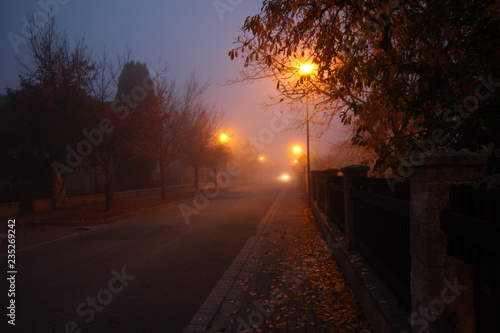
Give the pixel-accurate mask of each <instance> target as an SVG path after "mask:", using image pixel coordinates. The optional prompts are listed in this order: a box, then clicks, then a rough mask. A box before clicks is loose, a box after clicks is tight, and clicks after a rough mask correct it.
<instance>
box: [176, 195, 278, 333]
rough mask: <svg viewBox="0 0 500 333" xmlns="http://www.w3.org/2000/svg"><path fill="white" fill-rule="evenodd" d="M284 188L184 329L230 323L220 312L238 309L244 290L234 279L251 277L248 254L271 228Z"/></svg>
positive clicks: (191, 331) (210, 328) (204, 329)
mask: <svg viewBox="0 0 500 333" xmlns="http://www.w3.org/2000/svg"><path fill="white" fill-rule="evenodd" d="M286 191H287V187H284V188H283V190H282V191H281V192H280V194H279V195H278V197H277V198H276V200H275V201H274V203H273V204H272V205H271V207H270V208H269V210H268V211H267V212H266V215H264V217H263V218H262V220H261V221H260V223H259V225H258V226H257V229H256V230H255V233H254V234H253V235H252V236H251V237H250V238H249V239H248V240H247V242H246V243H245V245H244V246H243V247H242V248H241V250H240V252H239V253H238V255H237V256H236V258H235V259H234V260H233V262H232V263H231V265H230V266H229V267H228V269H227V270H226V272H225V273H224V274H223V276H222V277H221V278H220V280H219V281H218V282H217V285H216V286H215V288H214V289H213V290H212V292H211V293H210V294H209V296H208V297H207V299H206V300H205V302H204V303H203V304H202V306H201V307H200V309H199V310H198V312H197V313H196V314H195V315H194V317H193V318H192V319H191V322H190V323H189V324H188V325H187V326H186V328H185V329H184V333H196V332H209V333H213V332H220V331H224V330H225V329H227V328H228V327H229V326H230V324H231V323H230V322H229V321H230V317H228V316H227V315H224V313H226V314H228V313H231V312H232V311H234V310H237V309H238V307H239V305H238V304H237V302H238V301H239V300H241V299H242V298H243V296H244V294H243V293H242V291H241V287H240V286H239V285H238V283H237V282H238V281H240V280H242V279H251V278H252V276H253V273H254V269H255V266H253V265H252V263H251V260H252V256H253V255H254V254H256V253H257V251H258V249H259V248H260V247H261V245H262V241H263V240H262V238H261V237H262V236H264V235H267V234H269V233H271V232H272V230H273V224H272V222H271V221H272V220H273V219H274V218H275V216H276V212H277V210H278V208H279V206H280V204H281V203H282V202H283V198H284V194H285V193H286Z"/></svg>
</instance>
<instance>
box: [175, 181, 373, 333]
mask: <svg viewBox="0 0 500 333" xmlns="http://www.w3.org/2000/svg"><path fill="white" fill-rule="evenodd" d="M184 332H185V333H191V332H248V333H250V332H371V331H370V328H369V325H368V323H367V321H366V318H365V316H364V314H363V313H362V312H361V310H360V307H359V306H358V304H357V302H356V300H355V298H354V296H353V294H352V292H351V291H350V289H349V287H348V284H347V283H346V281H345V280H344V278H343V276H342V274H341V273H340V271H339V268H338V267H337V265H336V263H335V261H334V260H333V258H332V256H331V253H330V249H329V248H328V246H327V245H326V244H325V242H324V241H323V239H322V238H321V235H320V232H319V230H318V228H317V226H316V224H315V222H314V218H313V216H312V215H311V213H310V211H309V209H308V207H307V205H306V204H305V202H304V200H303V198H302V195H301V194H300V193H299V192H298V191H297V190H296V188H295V187H294V186H289V187H286V188H285V189H284V190H283V191H282V192H281V194H280V195H279V197H278V198H277V199H276V201H275V203H274V204H273V206H272V207H271V208H270V209H269V211H268V212H267V214H266V216H265V217H264V218H263V219H262V221H261V222H260V224H259V226H258V228H257V230H256V232H255V234H254V235H253V236H252V237H250V239H249V240H248V241H247V243H246V244H245V245H244V247H243V248H242V249H241V251H240V252H239V254H238V255H237V256H236V258H235V259H234V261H233V263H232V264H231V265H230V267H229V268H228V270H227V271H226V272H225V274H224V275H223V276H222V278H221V279H220V280H219V282H218V284H217V286H216V287H215V288H214V289H213V291H212V292H211V293H210V295H209V296H208V298H207V299H206V301H205V302H204V303H203V305H202V306H201V308H200V309H199V311H198V313H197V314H196V315H195V316H194V317H193V319H192V321H191V323H190V324H189V325H188V326H187V327H186V329H185V331H184Z"/></svg>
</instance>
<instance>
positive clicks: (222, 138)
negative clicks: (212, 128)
mask: <svg viewBox="0 0 500 333" xmlns="http://www.w3.org/2000/svg"><path fill="white" fill-rule="evenodd" d="M219 141H220V142H222V143H225V142H228V141H229V135H228V134H226V133H221V134H220V135H219Z"/></svg>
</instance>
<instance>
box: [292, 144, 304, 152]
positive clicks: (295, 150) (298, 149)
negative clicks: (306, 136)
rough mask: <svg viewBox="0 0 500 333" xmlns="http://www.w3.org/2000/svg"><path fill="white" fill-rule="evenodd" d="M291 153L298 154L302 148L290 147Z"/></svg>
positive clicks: (297, 146)
mask: <svg viewBox="0 0 500 333" xmlns="http://www.w3.org/2000/svg"><path fill="white" fill-rule="evenodd" d="M292 151H293V153H294V154H300V152H301V151H302V147H300V146H299V145H295V146H293V147H292Z"/></svg>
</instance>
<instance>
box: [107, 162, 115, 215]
mask: <svg viewBox="0 0 500 333" xmlns="http://www.w3.org/2000/svg"><path fill="white" fill-rule="evenodd" d="M105 173H106V211H107V212H108V211H110V210H112V209H113V202H114V194H115V184H114V183H115V174H114V172H113V170H111V168H106V171H105Z"/></svg>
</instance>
